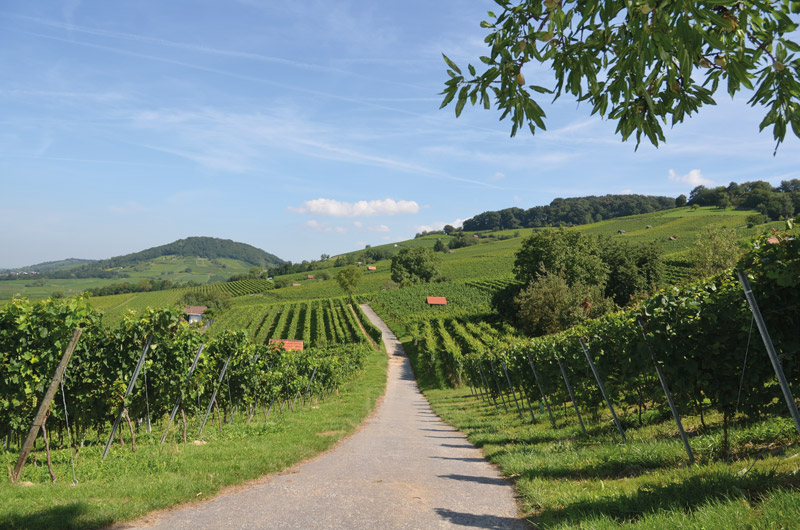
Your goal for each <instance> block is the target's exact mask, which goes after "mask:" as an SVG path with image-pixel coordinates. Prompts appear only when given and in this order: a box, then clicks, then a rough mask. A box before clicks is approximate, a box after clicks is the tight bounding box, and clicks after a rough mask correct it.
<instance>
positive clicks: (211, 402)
mask: <svg viewBox="0 0 800 530" xmlns="http://www.w3.org/2000/svg"><path fill="white" fill-rule="evenodd" d="M231 357H233V352H231V353H230V355H228V358H227V359H225V364H223V365H222V370H220V372H219V378H218V379H217V384H216V386H214V392H212V393H211V399H210V400H209V402H208V408H207V409H206V414H205V416H203V423H202V424H201V425H200V433H199V434H198V435H197V436H198V438H200V439H202V438H203V429H205V428H206V422H207V421H208V415H209V414H211V407H213V406H214V401H215V400H216V399H217V391H218V390H219V385H221V384H222V379H223V378H224V377H225V372H227V371H228V363H229V362H231Z"/></svg>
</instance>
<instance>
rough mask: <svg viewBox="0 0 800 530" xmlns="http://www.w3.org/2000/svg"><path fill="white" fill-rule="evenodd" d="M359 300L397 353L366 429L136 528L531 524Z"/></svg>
mask: <svg viewBox="0 0 800 530" xmlns="http://www.w3.org/2000/svg"><path fill="white" fill-rule="evenodd" d="M361 307H362V308H363V309H364V312H365V313H366V314H367V316H368V317H369V319H370V320H371V321H372V322H373V323H374V324H375V325H377V326H378V327H379V328H380V329H381V330H382V331H383V341H384V343H385V344H386V349H387V351H388V353H389V356H390V359H389V378H388V384H387V388H386V396H385V399H384V401H383V403H382V404H381V405H380V408H379V410H378V411H377V413H376V414H374V415H373V416H372V417H371V418H370V419H369V420H367V422H366V425H365V426H364V428H363V429H361V430H360V431H359V432H358V433H356V434H355V435H354V436H353V437H352V438H350V439H348V440H346V441H345V442H343V443H342V444H341V445H340V446H339V447H338V448H336V449H335V450H333V451H331V452H329V453H327V454H325V455H323V456H322V457H320V458H317V459H314V460H311V461H309V462H306V463H303V464H300V465H298V466H296V467H294V468H292V469H290V470H288V471H287V472H284V473H281V474H279V475H275V476H273V477H271V478H270V479H268V480H267V481H266V482H264V483H263V484H259V485H256V486H253V487H251V488H249V489H245V490H243V491H238V492H236V493H230V494H227V495H222V496H220V497H217V498H216V499H212V500H210V501H208V502H204V503H201V504H197V505H192V506H189V507H186V508H182V509H178V510H174V511H171V512H167V513H165V514H162V516H161V518H160V519H159V520H157V521H155V522H153V521H152V520H148V521H147V522H146V523H143V522H142V521H140V522H139V524H140V525H142V526H139V527H140V528H170V529H191V530H200V529H203V528H270V529H289V528H292V529H294V528H297V529H300V528H302V529H306V528H309V529H312V528H318V529H323V528H324V529H351V528H352V529H384V528H401V529H434V528H435V529H444V528H462V529H463V528H490V529H520V530H521V529H525V528H528V526H527V524H526V523H525V522H524V521H521V520H519V519H518V518H517V515H516V514H517V510H516V505H515V504H514V498H513V489H512V487H511V485H510V484H509V483H508V482H507V481H505V480H504V479H502V478H501V477H500V476H499V475H498V473H497V472H496V471H495V470H494V468H492V466H490V465H489V464H488V463H487V462H486V461H485V460H484V459H483V457H482V455H481V453H480V451H479V450H478V449H476V448H475V447H473V446H472V445H470V444H469V442H467V440H466V438H465V437H464V436H463V435H462V434H461V433H459V432H458V431H457V430H455V429H453V428H452V427H450V426H448V425H446V424H444V423H443V422H442V421H441V420H439V418H437V417H436V416H435V415H434V414H433V412H431V409H430V406H429V405H428V402H427V401H426V400H425V398H424V397H423V396H422V394H421V393H420V392H419V389H418V388H417V384H416V381H415V380H414V376H413V374H412V372H411V368H410V365H409V362H408V358H407V357H406V356H405V353H404V352H403V347H402V345H401V344H400V343H399V342H398V340H397V338H396V337H395V336H394V334H392V333H391V332H390V331H389V329H388V328H387V327H386V325H385V324H384V323H383V321H382V320H380V319H379V318H378V317H377V315H375V313H374V312H373V311H372V309H371V308H370V307H369V306H361ZM134 527H135V526H134ZM129 528H130V527H129Z"/></svg>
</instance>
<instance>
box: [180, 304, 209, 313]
mask: <svg viewBox="0 0 800 530" xmlns="http://www.w3.org/2000/svg"><path fill="white" fill-rule="evenodd" d="M206 309H208V307H206V306H204V305H187V306H186V307H184V308H183V312H184V313H186V314H187V315H202V314H203V311H205V310H206Z"/></svg>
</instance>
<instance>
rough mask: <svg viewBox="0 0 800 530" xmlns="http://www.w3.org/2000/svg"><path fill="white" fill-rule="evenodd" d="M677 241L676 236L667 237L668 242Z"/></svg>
mask: <svg viewBox="0 0 800 530" xmlns="http://www.w3.org/2000/svg"><path fill="white" fill-rule="evenodd" d="M677 239H678V236H669V240H670V241H676V240H677Z"/></svg>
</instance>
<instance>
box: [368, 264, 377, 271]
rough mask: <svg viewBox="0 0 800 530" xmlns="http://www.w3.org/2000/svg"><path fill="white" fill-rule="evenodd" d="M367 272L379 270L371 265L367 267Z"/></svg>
mask: <svg viewBox="0 0 800 530" xmlns="http://www.w3.org/2000/svg"><path fill="white" fill-rule="evenodd" d="M367 270H368V271H376V270H378V267H376V266H374V265H370V266H369V267H367Z"/></svg>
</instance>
